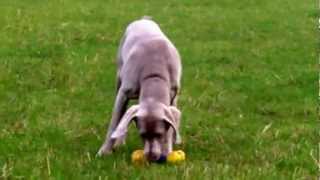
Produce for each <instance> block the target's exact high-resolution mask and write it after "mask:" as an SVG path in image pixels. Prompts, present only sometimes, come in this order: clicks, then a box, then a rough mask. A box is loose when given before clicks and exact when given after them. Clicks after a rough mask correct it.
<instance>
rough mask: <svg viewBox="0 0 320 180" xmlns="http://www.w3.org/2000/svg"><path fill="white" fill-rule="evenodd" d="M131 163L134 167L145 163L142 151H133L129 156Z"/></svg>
mask: <svg viewBox="0 0 320 180" xmlns="http://www.w3.org/2000/svg"><path fill="white" fill-rule="evenodd" d="M131 161H132V162H133V163H134V164H136V165H141V164H144V163H145V162H146V159H145V157H144V153H143V150H135V151H133V153H132V154H131Z"/></svg>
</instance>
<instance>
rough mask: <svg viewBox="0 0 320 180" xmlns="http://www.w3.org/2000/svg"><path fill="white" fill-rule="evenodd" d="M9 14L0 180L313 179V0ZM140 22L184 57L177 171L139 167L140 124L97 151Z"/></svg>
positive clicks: (0, 100) (40, 1)
mask: <svg viewBox="0 0 320 180" xmlns="http://www.w3.org/2000/svg"><path fill="white" fill-rule="evenodd" d="M0 12H1V16H0V179H6V178H8V179H16V178H17V179H18V178H22V179H99V178H102V179H164V178H166V179H316V177H317V175H318V172H319V170H318V169H317V164H316V162H315V161H314V158H315V159H317V154H318V150H317V149H318V148H317V146H318V145H317V144H318V142H319V133H318V131H319V121H317V116H318V114H317V111H316V109H317V108H316V107H317V91H318V89H317V88H316V87H317V80H318V76H317V53H318V52H317V48H318V39H317V36H316V35H317V34H316V33H317V32H316V23H317V18H318V17H319V10H318V9H316V4H315V2H313V1H311V0H306V1H301V0H274V1H268V0H261V1H254V0H243V1H236V0H214V1H213V0H202V1H198V2H197V1H188V0H172V1H147V0H145V1H138V0H135V1H128V2H126V3H125V2H124V1H123V2H120V1H115V0H109V1H105V0H91V1H85V0H78V1H76V0H23V1H19V0H10V1H9V0H2V1H0ZM143 15H151V16H153V18H154V19H155V20H156V21H157V22H158V23H159V24H160V26H161V27H162V29H163V31H164V32H165V33H166V34H167V35H168V36H169V38H170V39H171V40H172V41H173V42H174V43H175V44H176V46H177V47H178V49H179V51H180V54H181V56H182V59H183V82H182V92H181V96H180V99H179V107H180V108H181V110H182V112H183V116H182V127H181V128H182V129H181V133H182V138H183V144H182V145H181V146H179V147H176V149H183V150H184V151H185V152H186V154H187V161H186V162H185V163H184V164H183V165H180V166H170V165H151V166H148V167H140V168H139V167H134V166H133V165H132V164H131V162H130V154H131V152H132V151H133V150H135V149H139V148H141V142H140V140H139V138H138V135H137V132H136V130H135V128H134V126H132V127H131V128H130V132H129V133H130V135H129V138H128V141H127V145H126V146H123V147H121V148H119V149H118V151H117V152H116V153H114V154H113V155H112V156H110V157H105V158H95V157H94V156H95V153H96V152H97V150H98V148H99V146H100V145H101V143H102V141H103V138H104V135H105V126H106V123H107V121H109V119H110V115H111V111H112V106H113V103H114V98H115V71H116V65H115V56H116V51H117V46H118V43H119V40H120V38H121V35H122V33H123V31H124V29H125V27H126V25H127V24H128V23H129V22H131V21H132V20H134V19H137V18H139V17H141V16H143ZM318 165H319V164H318Z"/></svg>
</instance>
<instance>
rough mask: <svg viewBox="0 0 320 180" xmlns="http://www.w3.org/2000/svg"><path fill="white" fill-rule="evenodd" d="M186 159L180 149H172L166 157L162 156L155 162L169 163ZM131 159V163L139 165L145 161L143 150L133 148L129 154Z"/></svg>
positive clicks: (177, 162) (176, 162)
mask: <svg viewBox="0 0 320 180" xmlns="http://www.w3.org/2000/svg"><path fill="white" fill-rule="evenodd" d="M185 159H186V154H185V153H184V152H183V151H182V150H177V151H172V152H171V153H169V154H168V155H167V157H165V156H162V157H160V159H159V160H158V161H156V162H157V163H163V162H168V163H170V164H179V163H181V162H183V161H185ZM131 161H132V162H133V164H136V165H141V164H144V163H146V162H147V159H146V158H145V156H144V154H143V150H135V151H134V152H133V153H132V155H131Z"/></svg>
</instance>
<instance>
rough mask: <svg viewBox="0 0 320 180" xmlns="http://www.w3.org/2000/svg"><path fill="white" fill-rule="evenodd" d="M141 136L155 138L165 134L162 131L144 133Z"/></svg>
mask: <svg viewBox="0 0 320 180" xmlns="http://www.w3.org/2000/svg"><path fill="white" fill-rule="evenodd" d="M140 136H141V137H142V138H143V139H154V138H161V137H162V136H163V135H162V134H161V133H142V134H140Z"/></svg>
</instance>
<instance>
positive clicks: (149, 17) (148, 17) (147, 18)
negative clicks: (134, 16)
mask: <svg viewBox="0 0 320 180" xmlns="http://www.w3.org/2000/svg"><path fill="white" fill-rule="evenodd" d="M141 19H146V20H152V17H151V16H142V18H141Z"/></svg>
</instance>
